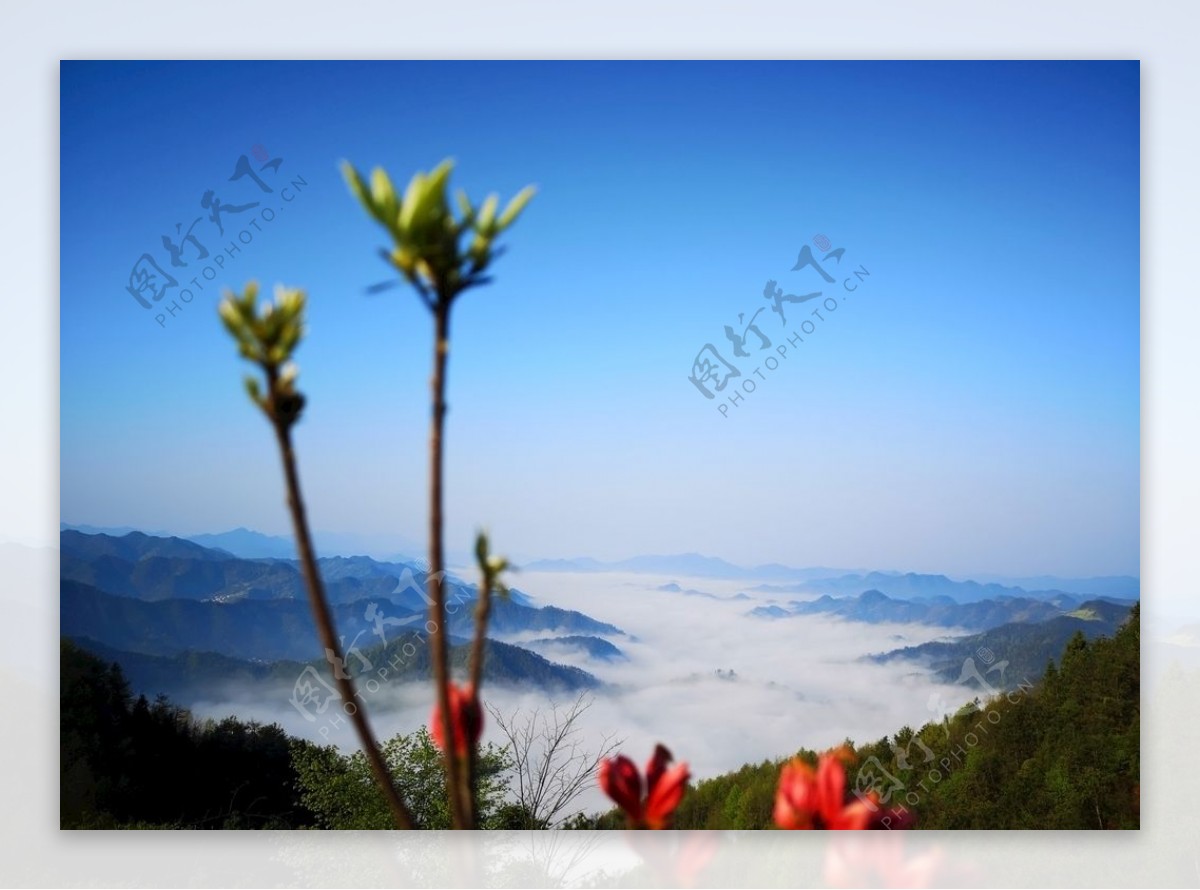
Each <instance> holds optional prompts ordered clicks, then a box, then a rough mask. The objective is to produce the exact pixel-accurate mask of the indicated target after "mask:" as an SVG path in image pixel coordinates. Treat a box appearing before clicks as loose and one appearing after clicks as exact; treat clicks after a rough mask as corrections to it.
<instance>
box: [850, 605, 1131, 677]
mask: <svg viewBox="0 0 1200 890" xmlns="http://www.w3.org/2000/svg"><path fill="white" fill-rule="evenodd" d="M1129 610H1130V607H1129V606H1126V605H1121V604H1115V603H1109V602H1105V601H1103V600H1093V601H1090V602H1086V603H1083V604H1082V605H1080V606H1078V607H1077V608H1075V609H1073V610H1072V611H1071V612H1070V613H1068V614H1065V615H1059V616H1058V617H1056V618H1051V619H1050V620H1048V621H1039V622H1023V621H1022V622H1013V623H1009V624H1003V625H1000V626H999V627H992V628H990V629H989V630H985V631H984V632H983V633H978V634H973V635H971V636H966V637H959V638H957V639H954V640H950V641H948V642H941V641H935V642H931V643H923V644H921V645H920V646H910V647H908V648H906V649H897V650H895V651H893V652H888V653H887V654H885V655H875V656H871V660H872V661H876V662H880V663H885V664H886V663H890V662H893V661H896V660H911V661H919V662H921V663H923V664H925V665H926V666H928V667H929V668H931V669H932V670H933V672H934V674H935V675H936V676H937V677H938V679H940V680H943V681H945V682H947V683H956V682H958V681H959V679H960V677H961V674H962V669H963V663H964V662H965V661H967V660H968V659H972V658H975V657H976V653H978V652H979V651H980V650H981V649H986V650H990V651H992V652H993V653H995V655H996V658H997V659H1002V660H1003V661H1004V662H1005V668H1004V672H1003V679H1001V674H1000V672H998V671H995V672H989V673H988V676H987V681H988V683H989V684H991V685H993V686H994V687H996V688H998V689H1000V690H1008V689H1015V688H1017V686H1018V685H1019V684H1020V683H1022V682H1030V681H1034V680H1036V679H1037V678H1038V677H1040V676H1041V675H1042V672H1043V671H1044V670H1045V668H1046V662H1047V659H1053V658H1055V657H1056V656H1057V655H1058V654H1059V653H1060V652H1062V651H1063V648H1064V647H1065V646H1066V645H1067V643H1068V641H1069V640H1070V639H1071V638H1072V637H1074V636H1075V635H1076V634H1082V635H1083V636H1085V637H1088V638H1092V637H1099V636H1112V635H1113V634H1114V633H1115V632H1116V630H1117V628H1118V627H1120V626H1121V623H1122V622H1123V621H1125V619H1126V617H1127V616H1128V615H1129ZM997 666H998V665H997ZM980 670H984V668H982V667H981V668H980Z"/></svg>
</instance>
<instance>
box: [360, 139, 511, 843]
mask: <svg viewBox="0 0 1200 890" xmlns="http://www.w3.org/2000/svg"><path fill="white" fill-rule="evenodd" d="M453 167H454V165H453V162H451V161H450V160H445V161H442V163H440V164H439V165H438V166H437V167H435V168H434V169H433V170H432V171H431V172H429V173H417V174H416V175H415V176H413V177H412V179H411V180H410V181H409V183H408V187H407V188H406V189H405V191H404V196H403V197H402V198H401V197H400V195H399V194H398V192H397V191H396V189H395V187H394V186H393V185H392V180H391V177H389V176H388V174H387V172H386V171H384V170H383V168H381V167H376V168H375V169H374V170H373V171H372V172H371V179H370V183H369V184H368V182H367V181H366V180H365V179H364V178H363V176H362V175H361V174H360V173H359V172H358V170H356V169H355V168H354V166H353V165H352V164H350V163H344V164H343V165H342V172H343V174H344V175H345V177H346V182H347V183H348V184H349V186H350V190H351V191H352V192H353V193H354V195H355V197H357V198H358V200H359V201H360V202H361V203H362V205H363V207H364V208H366V210H367V213H369V214H370V215H371V217H372V218H373V219H374V220H375V221H376V222H378V223H379V224H380V225H381V226H383V228H384V229H385V230H386V231H387V233H388V235H389V236H390V237H391V240H392V249H391V250H382V251H381V253H382V254H383V256H384V258H385V259H386V260H387V261H388V262H389V263H390V264H391V265H392V266H394V267H395V269H396V270H397V271H398V272H399V273H400V274H401V275H402V276H403V278H404V279H405V280H406V281H407V282H408V283H409V284H411V285H412V286H413V288H414V289H415V290H416V292H417V295H418V296H419V297H420V298H421V301H422V302H423V303H424V304H425V307H426V308H427V309H428V310H429V311H430V313H431V314H432V315H433V319H434V338H433V374H432V377H431V378H430V390H431V393H430V394H431V402H432V417H431V420H430V432H429V468H430V473H429V580H428V586H429V598H430V606H429V619H430V621H431V622H432V630H431V633H430V644H431V646H432V648H433V672H434V682H435V683H436V684H437V699H436V705H435V709H434V714H435V737H437V738H441V739H442V740H447V739H452V740H456V741H457V739H458V738H459V737H460V735H469V733H465V731H464V729H463V726H462V722H463V721H471V720H474V719H475V716H476V715H478V716H479V719H480V721H482V710H481V708H480V706H479V700H478V696H479V686H480V682H481V680H482V663H483V649H484V639H485V635H486V631H487V620H488V613H489V603H490V597H491V594H492V591H493V590H496V589H502V588H501V587H498V585H499V574H500V572H501V571H503V570H504V569H505V568H507V565H508V564H507V562H506V561H504V560H503V559H498V558H495V557H492V556H491V555H490V554H489V553H488V544H487V538H486V536H485V535H482V534H481V535H480V536H479V539H478V541H477V542H476V556H477V559H478V561H479V567H480V574H481V581H480V586H479V601H478V605H477V609H476V620H475V641H474V644H473V646H472V657H471V668H470V670H471V682H470V683H469V684H468V685H466V686H465V687H461V688H460V687H455V688H454V689H453V690H452V688H451V683H450V668H449V643H448V641H447V633H446V629H445V620H446V595H445V588H444V585H443V583H442V581H443V578H444V575H445V551H444V544H443V529H442V525H443V523H442V487H443V486H442V461H443V453H444V441H445V420H446V364H447V360H448V358H449V354H450V310H451V307H452V306H453V305H454V302H455V300H457V299H458V297H459V296H461V295H462V294H463V293H464V292H465V291H467V290H469V289H470V288H472V287H478V286H479V285H482V284H485V283H487V282H488V281H490V280H491V279H490V278H489V277H488V276H487V275H486V274H485V273H486V272H487V270H488V268H489V266H490V265H491V264H492V262H493V261H494V260H495V259H496V258H497V257H498V256H499V255H500V254H501V253H502V249H497V248H496V247H495V240H496V238H497V237H498V236H499V235H500V234H501V233H502V232H504V230H505V229H507V228H508V227H509V226H511V225H512V224H513V223H514V222H515V221H516V219H517V217H518V216H519V215H520V214H521V211H522V210H523V209H524V208H525V205H526V204H528V203H529V200H530V199H531V198H532V197H533V194H534V190H533V188H532V187H526V188H525V189H523V190H522V191H520V192H519V193H518V194H517V195H516V197H514V198H513V199H512V200H511V201H510V202H509V203H508V206H507V207H505V209H504V211H503V212H500V213H498V211H499V207H500V199H499V197H498V196H496V195H494V194H493V195H489V196H488V197H487V198H486V199H485V200H484V202H483V203H482V204H481V205H480V206H478V207H476V206H475V205H473V204H472V203H471V201H470V199H469V198H468V197H467V195H466V194H465V193H464V192H462V191H461V190H460V191H459V192H458V195H457V205H458V211H459V212H458V213H457V214H455V212H454V211H453V210H452V209H451V207H450V202H449V200H448V199H447V197H446V192H447V187H448V185H449V180H450V173H451V171H452V170H453ZM452 699H453V701H452ZM456 721H458V725H457V726H456ZM481 725H482V723H480V726H481ZM442 747H443V752H444V754H445V758H446V794H447V797H448V798H449V801H450V812H451V818H452V822H453V824H454V827H455V828H474V827H475V824H476V818H475V813H474V803H473V795H472V791H471V787H472V783H473V780H474V779H473V773H474V770H475V745H474V744H471V745H468V746H467V747H466V750H460V749H459V746H458V745H457V744H443V746H442Z"/></svg>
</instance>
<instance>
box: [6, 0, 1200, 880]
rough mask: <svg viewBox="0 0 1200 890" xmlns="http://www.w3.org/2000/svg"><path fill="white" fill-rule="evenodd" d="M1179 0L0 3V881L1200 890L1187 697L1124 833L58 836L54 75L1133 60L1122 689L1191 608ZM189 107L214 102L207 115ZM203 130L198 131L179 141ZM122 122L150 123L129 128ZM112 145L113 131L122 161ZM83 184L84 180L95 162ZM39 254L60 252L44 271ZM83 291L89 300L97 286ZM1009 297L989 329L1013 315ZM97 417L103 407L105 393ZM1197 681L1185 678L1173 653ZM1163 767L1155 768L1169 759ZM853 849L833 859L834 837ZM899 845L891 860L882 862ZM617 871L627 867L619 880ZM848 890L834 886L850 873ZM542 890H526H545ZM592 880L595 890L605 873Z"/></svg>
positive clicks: (1157, 731)
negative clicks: (1132, 341) (1135, 556)
mask: <svg viewBox="0 0 1200 890" xmlns="http://www.w3.org/2000/svg"><path fill="white" fill-rule="evenodd" d="M1195 9H1196V7H1195V6H1194V5H1191V4H1184V3H1174V4H1172V3H1160V2H1142V3H1136V4H1126V3H1120V4H1119V3H1113V2H1096V0H1091V2H1073V3H1053V2H1045V0H1042V2H1038V3H1031V2H1007V3H1003V4H1000V3H993V4H986V5H985V4H965V3H961V2H953V3H952V2H908V3H897V2H894V0H884V2H862V0H858V2H841V3H835V2H832V0H828V2H824V3H820V4H813V3H806V4H799V3H784V2H764V0H739V2H737V3H728V4H721V5H717V4H709V3H700V2H689V3H683V2H674V3H645V2H638V3H634V2H628V0H618V2H608V3H604V4H599V3H590V4H568V3H563V2H557V3H552V2H545V3H542V2H528V0H527V2H521V3H508V4H500V3H492V4H485V3H483V2H473V3H461V2H457V3H456V2H442V3H436V4H435V3H429V2H426V3H421V4H412V3H404V2H397V0H387V2H369V3H354V2H340V3H336V4H326V3H318V2H313V0H292V2H288V3H281V2H271V3H248V2H245V0H239V2H229V0H205V2H186V0H184V2H177V3H162V2H159V3H147V2H120V3H111V2H110V3H82V2H80V3H66V2H58V3H54V2H49V3H41V4H37V5H34V4H24V5H20V6H17V5H15V4H5V5H4V6H3V11H2V12H0V43H2V44H3V53H0V72H2V74H0V91H2V94H3V100H2V101H3V117H2V118H0V120H2V121H3V131H4V133H5V135H4V137H3V138H2V139H0V157H2V158H3V164H2V165H0V169H3V170H4V171H5V173H6V174H7V175H6V176H5V182H4V193H3V202H2V204H0V208H2V211H0V249H2V250H3V255H4V272H5V274H4V285H5V286H4V289H3V296H2V297H0V299H2V300H3V302H4V309H5V311H4V323H3V324H0V366H2V368H3V376H4V379H5V380H6V381H7V383H6V385H5V387H4V395H3V401H2V402H0V404H2V405H3V417H2V419H0V448H2V449H3V457H4V460H3V462H2V469H0V479H2V481H3V484H2V487H0V492H3V496H2V497H0V621H2V622H3V626H4V628H5V630H6V631H7V632H6V634H5V636H6V637H7V638H8V639H7V643H6V645H5V646H4V647H0V680H2V681H3V683H4V691H5V700H6V702H7V708H6V718H7V719H6V720H5V721H4V723H3V725H2V729H0V752H2V753H0V764H2V766H0V770H3V774H2V777H0V778H2V782H0V789H2V796H3V800H4V802H5V805H4V806H3V807H2V808H0V881H2V882H4V883H6V884H15V885H26V886H42V885H52V886H63V885H71V884H96V885H105V886H124V885H146V886H206V885H211V886H252V885H253V886H263V885H269V884H285V885H287V884H302V885H308V884H312V885H317V886H341V885H363V884H365V885H387V886H431V885H437V886H459V885H463V886H482V885H489V884H497V883H508V884H511V885H514V886H523V885H524V884H523V877H524V876H525V875H527V874H528V872H527V871H525V869H526V868H528V867H533V868H535V869H538V870H543V871H546V872H548V873H549V878H548V880H550V881H551V882H554V883H558V882H565V883H567V884H570V883H573V882H574V883H577V882H579V881H581V880H585V879H587V876H588V874H589V873H591V874H592V875H593V876H594V874H595V871H596V869H603V870H604V871H605V872H607V873H608V874H610V875H615V876H618V877H615V878H614V879H613V880H614V882H615V883H616V884H617V885H620V880H621V879H620V877H619V876H620V875H622V874H626V877H627V878H629V879H634V880H639V881H642V882H650V883H663V884H667V885H672V884H675V883H677V882H679V881H680V880H682V879H683V876H684V874H685V873H686V872H687V871H688V866H687V863H688V862H689V861H691V860H692V857H693V856H694V855H695V854H696V851H697V850H698V849H700V848H699V847H696V846H691V845H693V844H700V843H711V844H714V845H715V848H714V850H715V853H714V854H713V855H712V858H711V860H710V864H709V865H708V867H707V868H706V869H704V870H702V871H700V872H699V873H698V874H697V875H696V876H695V878H694V881H695V882H696V883H697V884H699V885H701V886H707V885H712V886H730V885H767V886H809V885H818V886H819V885H823V884H825V883H827V882H828V881H837V880H839V877H838V875H839V873H838V872H837V871H836V868H837V863H838V862H839V861H845V862H849V863H851V864H852V865H853V866H855V867H858V868H867V869H879V870H882V871H883V872H884V873H887V871H888V870H890V871H891V872H892V873H893V874H894V873H895V871H896V869H897V867H899V866H900V865H903V864H907V867H908V868H910V869H911V871H909V872H908V873H907V875H908V876H907V878H905V877H899V878H893V880H897V881H898V882H899V883H900V884H904V883H909V882H916V881H924V882H926V883H932V884H934V885H948V886H970V885H984V886H1054V885H1066V886H1104V887H1110V886H1111V887H1117V886H1130V885H1137V884H1150V885H1157V886H1164V885H1165V886H1197V885H1200V859H1198V856H1200V854H1197V853H1196V852H1195V850H1196V846H1197V840H1200V831H1198V830H1197V826H1198V824H1200V818H1198V816H1197V807H1196V800H1197V792H1198V791H1200V780H1198V779H1197V768H1196V765H1195V762H1194V761H1195V758H1196V753H1197V750H1200V745H1197V744H1196V742H1197V741H1200V731H1198V730H1200V726H1198V725H1197V722H1196V720H1195V717H1194V716H1192V717H1190V718H1186V719H1183V720H1180V719H1179V717H1180V714H1181V713H1184V714H1186V713H1189V712H1190V713H1191V714H1193V715H1194V714H1195V712H1196V705H1195V704H1194V702H1196V701H1198V700H1200V695H1197V693H1200V683H1197V682H1196V681H1195V680H1190V681H1187V682H1186V683H1185V684H1184V685H1183V686H1182V687H1180V686H1178V685H1176V686H1175V687H1173V688H1172V689H1170V690H1168V691H1167V692H1166V694H1162V692H1163V690H1159V694H1154V690H1152V689H1150V688H1148V686H1147V685H1146V681H1145V680H1144V681H1143V684H1144V696H1143V702H1144V713H1145V718H1144V721H1143V747H1142V751H1143V768H1142V774H1143V782H1142V816H1143V826H1144V827H1143V829H1142V831H1140V832H1136V833H1134V832H1129V833H1124V834H1116V833H1110V834H1099V833H1083V832H1080V833H1069V834H1064V833H1021V834H1018V833H1007V834H1000V833H991V834H988V833H973V832H972V833H966V832H959V833H917V834H911V835H907V836H905V837H903V838H901V837H900V835H889V834H887V833H882V834H873V835H872V836H870V837H861V836H856V837H854V838H842V837H837V836H829V835H825V836H816V835H806V836H803V837H799V836H797V834H796V833H787V834H784V833H759V834H746V833H741V834H738V833H729V834H723V835H712V834H710V835H708V837H707V838H706V839H702V840H697V839H695V838H682V837H679V836H677V835H675V836H672V835H666V836H659V837H656V838H654V839H653V841H654V844H653V846H651V847H646V848H639V849H638V850H635V849H634V848H633V847H632V846H631V845H630V844H629V842H628V839H627V838H626V837H625V836H624V835H623V834H620V833H610V834H607V835H605V836H603V837H596V836H592V835H588V834H580V835H577V836H567V835H559V836H558V837H555V838H550V837H547V836H541V837H537V836H533V837H530V836H521V835H519V834H514V835H507V836H503V835H502V836H496V837H491V838H488V839H486V840H459V839H455V838H450V837H447V836H445V835H440V836H433V835H428V834H426V835H422V836H418V837H413V838H411V839H406V838H404V837H398V836H396V835H391V834H388V835H385V836H377V837H370V836H363V835H344V834H338V835H334V834H324V833H315V832H306V833H300V832H296V833H279V834H268V833H245V834H242V835H233V834H224V835H223V834H220V833H210V834H200V833H196V834H192V833H169V834H154V835H143V834H141V833H135V832H127V833H90V834H88V833H70V832H59V831H58V829H57V825H58V793H57V786H58V768H57V765H58V764H57V761H58V732H57V685H58V677H57V658H56V657H55V653H56V650H57V646H56V640H57V636H58V612H57V601H58V597H57V553H56V551H55V550H54V549H53V548H54V547H55V546H56V544H57V540H58V323H59V303H58V261H59V245H58V61H59V59H62V58H92V59H95V58H193V59H202V58H465V57H485V58H519V57H535V58H663V57H665V58H821V59H850V58H863V59H867V58H942V59H955V58H1014V59H1016V58H1078V59H1090V58H1105V59H1130V58H1132V59H1140V60H1142V103H1143V104H1142V124H1143V131H1142V150H1143V175H1142V186H1143V193H1142V194H1143V203H1142V207H1143V213H1144V220H1143V230H1142V231H1143V234H1142V247H1143V272H1142V283H1143V293H1142V323H1143V327H1142V346H1143V352H1142V356H1143V364H1142V374H1143V377H1142V382H1143V386H1142V396H1143V402H1142V405H1143V413H1142V419H1143V427H1142V429H1143V452H1142V455H1143V462H1142V470H1143V476H1142V480H1143V489H1142V490H1143V525H1142V528H1143V537H1142V545H1143V549H1142V556H1143V569H1142V571H1143V576H1142V577H1143V592H1144V606H1143V616H1144V619H1145V620H1144V624H1143V627H1144V629H1145V633H1144V636H1143V642H1144V645H1143V676H1144V677H1149V676H1151V675H1153V674H1156V673H1160V672H1161V671H1162V670H1163V669H1164V668H1165V667H1166V661H1167V660H1168V657H1169V656H1168V652H1169V651H1172V650H1170V649H1169V647H1166V646H1165V645H1163V644H1162V643H1161V641H1162V639H1163V638H1164V637H1166V636H1168V635H1169V634H1170V633H1171V631H1172V626H1173V625H1177V624H1179V623H1181V622H1182V621H1183V620H1188V621H1196V620H1197V617H1198V616H1200V612H1198V610H1197V606H1196V605H1195V602H1194V592H1193V591H1194V588H1195V577H1196V576H1195V573H1194V570H1193V568H1192V560H1191V557H1192V555H1193V553H1194V552H1195V550H1196V548H1197V542H1198V541H1200V518H1198V513H1197V504H1198V502H1200V497H1198V495H1200V473H1198V471H1197V469H1196V456H1197V455H1198V454H1200V435H1198V433H1200V409H1198V398H1197V384H1198V382H1200V373H1198V372H1200V367H1198V362H1197V356H1198V355H1200V345H1197V343H1196V340H1197V332H1198V330H1200V309H1198V308H1197V302H1196V292H1197V288H1196V283H1195V281H1194V275H1193V266H1194V259H1195V256H1196V244H1197V226H1196V225H1195V222H1194V221H1195V218H1196V215H1195V214H1196V207H1197V203H1198V202H1197V199H1198V197H1200V195H1198V189H1197V179H1198V174H1197V157H1198V152H1197V135H1198V134H1197V110H1196V109H1197V105H1196V102H1197V95H1198V94H1200V89H1198V88H1200V76H1198V75H1200V68H1198V56H1200V51H1198V50H1197V47H1196V43H1195V35H1196V25H1197V22H1196V21H1195V18H1196V14H1195V12H1194V10H1195ZM214 101H219V99H217V98H216V97H214ZM201 125H202V122H200V121H197V126H201ZM147 126H153V123H152V122H147ZM136 148H137V134H136V133H131V134H130V150H131V151H136ZM97 175H103V171H97ZM62 261H63V262H64V263H66V262H70V257H69V256H66V257H63V258H62ZM98 298H100V297H99V295H98ZM1050 298H1051V297H1050V296H1049V295H1044V294H1038V293H1036V292H1029V293H1025V294H1022V295H1021V298H1020V299H1017V300H1014V310H1013V311H1015V312H1025V313H1028V314H1029V316H1030V319H1031V324H1032V323H1035V320H1036V315H1037V312H1038V303H1039V302H1040V301H1042V300H1046V299H1050ZM114 398H120V394H119V393H115V394H114ZM1192 663H1193V664H1195V663H1197V659H1194V658H1193V659H1192ZM1176 752H1178V753H1176ZM846 843H854V844H867V845H868V846H865V847H838V846H832V845H835V844H846ZM897 845H899V846H897ZM635 867H636V868H637V869H638V871H637V873H636V876H635V875H634V874H632V873H628V870H629V869H632V868H635ZM870 873H871V872H870V871H869V870H868V871H867V872H860V873H859V877H857V878H855V877H850V878H849V879H848V880H850V881H851V882H852V883H859V882H870V881H871V880H872V879H871V877H870ZM542 880H547V878H543V879H542ZM603 883H605V884H607V883H608V882H607V881H605V882H603Z"/></svg>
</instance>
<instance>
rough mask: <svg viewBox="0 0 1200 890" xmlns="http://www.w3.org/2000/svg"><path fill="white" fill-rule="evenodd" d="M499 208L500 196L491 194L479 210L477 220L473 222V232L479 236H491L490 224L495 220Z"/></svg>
mask: <svg viewBox="0 0 1200 890" xmlns="http://www.w3.org/2000/svg"><path fill="white" fill-rule="evenodd" d="M499 206H500V196H499V195H496V194H491V195H488V196H487V200H486V201H484V202H483V205H482V206H481V207H480V208H479V218H478V219H477V220H476V222H475V231H477V232H479V234H481V235H490V234H492V224H493V223H494V222H495V219H496V209H497V208H498V207H499Z"/></svg>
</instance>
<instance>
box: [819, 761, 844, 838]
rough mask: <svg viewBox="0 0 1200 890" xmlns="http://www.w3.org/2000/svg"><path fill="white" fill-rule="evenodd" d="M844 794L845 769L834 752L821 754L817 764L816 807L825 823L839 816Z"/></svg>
mask: <svg viewBox="0 0 1200 890" xmlns="http://www.w3.org/2000/svg"><path fill="white" fill-rule="evenodd" d="M845 796H846V770H845V768H844V767H843V766H842V762H841V761H840V760H838V758H837V756H836V755H834V754H823V755H821V759H820V762H819V763H818V764H817V809H818V811H819V812H820V814H821V818H822V820H824V821H825V823H826V824H829V823H832V822H834V821H835V820H837V819H838V818H839V816H840V815H841V812H842V806H843V805H844V803H845Z"/></svg>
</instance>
